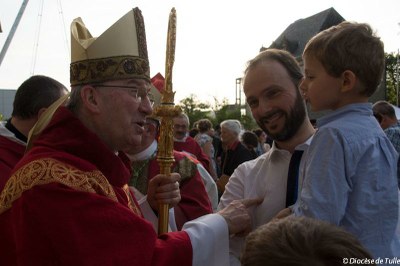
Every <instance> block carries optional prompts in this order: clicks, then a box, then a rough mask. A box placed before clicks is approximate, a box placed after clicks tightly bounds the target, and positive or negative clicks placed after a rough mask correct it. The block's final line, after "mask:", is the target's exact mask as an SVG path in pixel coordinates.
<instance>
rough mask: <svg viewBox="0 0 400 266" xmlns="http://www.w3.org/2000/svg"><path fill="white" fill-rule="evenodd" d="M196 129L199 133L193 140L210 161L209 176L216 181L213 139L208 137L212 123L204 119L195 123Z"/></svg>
mask: <svg viewBox="0 0 400 266" xmlns="http://www.w3.org/2000/svg"><path fill="white" fill-rule="evenodd" d="M196 127H197V128H198V129H199V133H198V134H197V135H196V136H195V137H194V139H195V140H196V142H197V143H198V144H199V145H200V147H201V149H202V150H203V152H204V154H206V155H207V156H208V159H209V160H210V175H211V176H212V177H213V178H214V180H217V172H216V171H217V170H216V169H217V165H216V162H215V151H214V146H213V138H212V137H211V136H210V135H209V134H210V131H211V129H212V123H211V121H210V120H208V119H207V118H204V119H200V120H199V121H197V122H196Z"/></svg>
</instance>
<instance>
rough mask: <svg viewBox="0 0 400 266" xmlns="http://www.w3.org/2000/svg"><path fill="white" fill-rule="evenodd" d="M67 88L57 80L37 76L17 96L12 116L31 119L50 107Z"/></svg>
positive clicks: (26, 81) (21, 86)
mask: <svg viewBox="0 0 400 266" xmlns="http://www.w3.org/2000/svg"><path fill="white" fill-rule="evenodd" d="M63 91H68V90H67V88H66V87H65V86H64V85H63V84H61V83H60V82H58V81H57V80H55V79H52V78H50V77H46V76H42V75H35V76H32V77H30V78H28V79H27V80H25V81H24V82H23V83H22V84H21V85H20V86H19V88H18V89H17V92H16V94H15V99H14V104H13V112H12V116H13V117H17V118H20V119H29V118H32V117H34V116H36V115H37V114H38V112H39V110H40V109H42V108H47V107H49V106H50V105H51V104H52V103H54V102H55V101H56V100H57V99H59V98H60V97H61V96H62V92H63Z"/></svg>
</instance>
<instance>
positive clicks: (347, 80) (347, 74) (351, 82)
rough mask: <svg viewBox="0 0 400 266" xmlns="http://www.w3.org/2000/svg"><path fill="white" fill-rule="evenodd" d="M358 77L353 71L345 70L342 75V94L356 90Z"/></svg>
mask: <svg viewBox="0 0 400 266" xmlns="http://www.w3.org/2000/svg"><path fill="white" fill-rule="evenodd" d="M356 82H357V77H356V75H355V74H354V73H353V71H351V70H345V71H344V72H343V73H342V89H341V91H342V92H348V91H351V90H353V89H354V88H355V86H356Z"/></svg>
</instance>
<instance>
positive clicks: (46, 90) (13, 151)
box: [0, 75, 68, 191]
mask: <svg viewBox="0 0 400 266" xmlns="http://www.w3.org/2000/svg"><path fill="white" fill-rule="evenodd" d="M67 93H68V90H67V88H66V87H65V86H64V85H63V84H61V83H60V82H58V81H57V80H55V79H52V78H50V77H47V76H42V75H35V76H32V77H30V78H28V79H27V80H25V81H24V82H23V83H22V84H21V85H20V86H19V88H18V89H17V92H16V93H15V98H14V103H13V111H12V114H11V118H10V119H8V120H7V121H5V122H0V150H1V152H0V191H1V190H2V189H3V187H4V185H5V184H6V182H7V180H8V178H9V177H10V175H11V172H12V169H13V168H14V166H15V165H16V164H17V162H18V161H19V160H20V159H21V158H22V156H23V155H24V153H25V148H26V142H27V138H28V134H29V131H30V130H31V129H32V127H33V125H34V124H35V123H36V121H37V120H38V119H39V117H40V116H41V115H42V113H43V112H44V111H45V110H46V109H47V107H49V106H50V105H51V104H52V103H53V102H55V101H56V100H58V99H59V98H60V97H61V96H63V95H66V94H67Z"/></svg>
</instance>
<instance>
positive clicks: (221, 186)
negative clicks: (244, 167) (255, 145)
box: [217, 119, 254, 196]
mask: <svg viewBox="0 0 400 266" xmlns="http://www.w3.org/2000/svg"><path fill="white" fill-rule="evenodd" d="M241 130H242V125H241V124H240V122H239V121H238V120H235V119H228V120H225V121H222V123H221V141H222V145H223V146H224V147H225V150H224V152H223V153H222V157H221V162H222V165H221V172H222V175H221V176H220V177H219V179H218V181H217V187H218V193H219V195H220V196H221V195H222V193H224V191H225V185H226V184H227V183H228V181H229V178H230V176H231V175H232V173H233V171H235V169H236V167H238V166H239V165H240V164H241V163H243V162H246V161H249V160H252V159H254V155H253V154H252V153H251V152H250V151H249V150H248V149H247V148H246V147H245V146H244V145H243V144H242V143H241V142H240V140H239V134H240V132H241Z"/></svg>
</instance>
